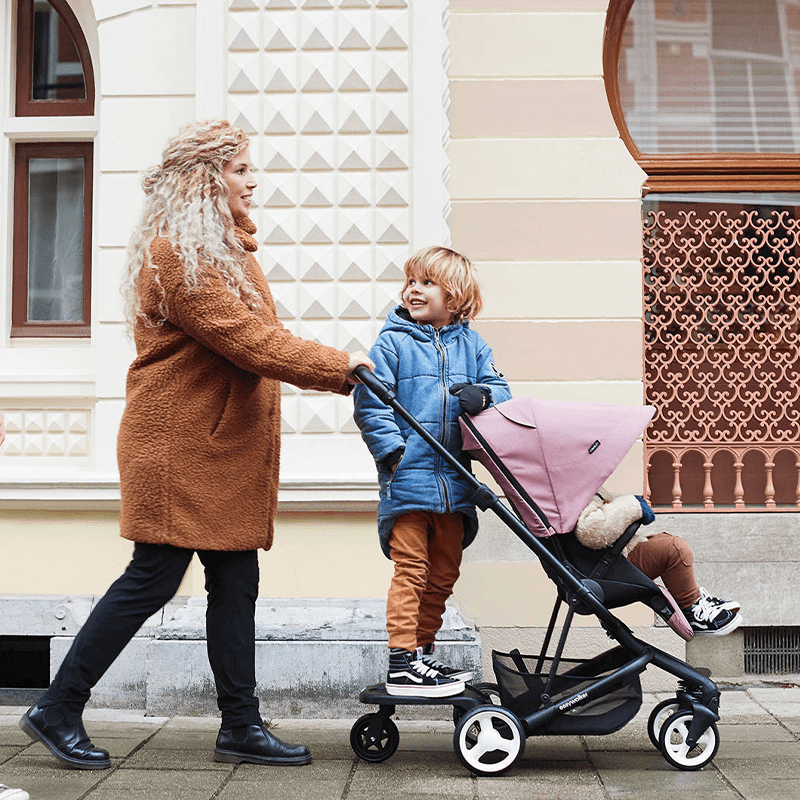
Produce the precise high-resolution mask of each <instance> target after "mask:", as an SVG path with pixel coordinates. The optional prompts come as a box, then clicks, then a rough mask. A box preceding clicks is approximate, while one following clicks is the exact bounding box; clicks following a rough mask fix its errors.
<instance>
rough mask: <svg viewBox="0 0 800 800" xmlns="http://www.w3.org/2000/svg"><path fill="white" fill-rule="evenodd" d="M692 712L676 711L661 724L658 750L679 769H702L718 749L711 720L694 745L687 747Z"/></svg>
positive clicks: (692, 717) (717, 736)
mask: <svg viewBox="0 0 800 800" xmlns="http://www.w3.org/2000/svg"><path fill="white" fill-rule="evenodd" d="M693 719H694V714H693V713H692V712H691V711H678V712H677V713H675V714H673V715H672V716H671V717H670V718H669V719H668V720H666V722H664V724H663V725H662V726H661V733H660V734H659V750H661V755H663V756H664V758H665V759H666V760H667V763H669V764H672V766H673V767H677V768H678V769H681V770H686V771H692V770H696V769H702V768H703V767H704V766H706V764H708V763H710V762H711V760H712V759H713V758H714V756H715V755H716V754H717V750H718V749H719V732H718V731H717V726H716V725H715V724H714V723H713V722H712V723H711V724H710V725H709V726H708V728H706V730H705V732H704V733H703V735H702V736H701V737H700V738H699V739H698V741H697V744H696V745H695V746H694V747H691V748H690V747H689V745H688V744H687V742H686V739H687V737H688V735H689V726H690V725H691V724H692V720H693Z"/></svg>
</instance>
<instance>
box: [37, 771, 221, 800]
mask: <svg viewBox="0 0 800 800" xmlns="http://www.w3.org/2000/svg"><path fill="white" fill-rule="evenodd" d="M227 777H228V776H227V774H226V773H224V772H214V771H211V770H185V769H184V770H179V771H172V770H169V771H168V770H136V769H121V770H117V771H116V772H115V773H114V774H112V775H110V776H109V777H108V779H107V780H106V781H104V782H103V783H102V784H100V785H99V786H98V787H97V788H96V789H95V790H94V791H93V792H92V793H91V795H90V797H91V800H145V798H146V800H208V798H210V797H212V796H213V795H214V793H215V792H217V791H218V790H219V789H220V787H221V786H222V785H223V784H224V783H225V781H226V780H227ZM36 800H38V798H36ZM52 800H55V798H52Z"/></svg>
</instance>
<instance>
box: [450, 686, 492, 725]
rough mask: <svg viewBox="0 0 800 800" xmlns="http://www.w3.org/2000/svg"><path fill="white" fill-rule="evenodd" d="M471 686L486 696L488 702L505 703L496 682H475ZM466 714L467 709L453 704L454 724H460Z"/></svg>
mask: <svg viewBox="0 0 800 800" xmlns="http://www.w3.org/2000/svg"><path fill="white" fill-rule="evenodd" d="M471 686H472V688H473V689H475V690H476V691H478V692H480V693H481V694H482V695H483V696H484V698H485V699H486V702H487V703H491V705H493V706H501V705H503V704H502V703H501V702H500V687H499V686H498V685H497V684H496V683H486V682H484V683H473V684H471ZM464 714H466V709H464V708H462V707H461V706H453V724H454V725H458V723H459V722H461V718H462V717H463V716H464Z"/></svg>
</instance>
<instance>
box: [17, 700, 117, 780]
mask: <svg viewBox="0 0 800 800" xmlns="http://www.w3.org/2000/svg"><path fill="white" fill-rule="evenodd" d="M48 719H49V721H48ZM19 726H20V728H22V730H23V731H25V733H27V734H28V736H30V737H31V739H33V740H34V741H35V742H41V743H42V744H43V745H44V746H45V747H46V748H47V749H48V750H49V751H50V752H51V753H52V754H53V755H54V756H55V757H56V758H57V759H58V760H59V761H63V762H64V763H65V764H68V765H69V766H70V767H74V768H75V769H108V768H109V767H110V766H111V758H110V757H109V755H108V753H107V752H106V751H105V750H102V749H101V748H99V747H95V746H94V745H93V744H92V742H91V741H90V740H89V736H88V735H87V733H86V730H85V729H84V727H83V722H82V721H81V720H80V719H79V720H78V721H77V723H72V722H68V721H67V719H66V716H65V715H64V714H63V713H62V712H61V711H60V710H59V708H58V706H45V707H41V706H39V705H38V703H37V704H36V705H33V706H31V707H30V708H29V709H28V711H27V712H26V713H25V714H23V716H22V719H21V720H20V721H19Z"/></svg>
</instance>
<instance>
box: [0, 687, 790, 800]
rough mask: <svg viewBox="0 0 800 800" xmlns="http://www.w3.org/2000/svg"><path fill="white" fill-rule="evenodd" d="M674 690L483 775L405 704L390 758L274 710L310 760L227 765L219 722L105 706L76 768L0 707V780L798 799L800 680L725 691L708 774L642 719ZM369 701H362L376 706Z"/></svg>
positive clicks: (358, 798)
mask: <svg viewBox="0 0 800 800" xmlns="http://www.w3.org/2000/svg"><path fill="white" fill-rule="evenodd" d="M665 697H667V695H646V696H645V702H644V704H643V706H642V709H641V711H640V712H639V714H638V715H637V716H636V718H635V719H634V720H633V721H632V722H630V723H629V724H628V725H627V726H626V727H625V728H623V729H622V730H621V731H620V732H618V733H616V734H612V735H610V736H586V737H584V736H580V737H579V736H567V737H537V738H530V739H528V740H527V742H526V749H525V753H524V755H523V756H522V758H521V759H520V760H519V761H518V762H517V764H515V765H514V767H513V768H512V769H511V770H510V771H509V772H508V773H506V774H505V775H502V776H500V777H496V778H488V777H481V778H476V777H474V776H472V775H471V774H470V773H469V772H468V771H467V770H466V769H465V768H464V767H462V766H461V763H460V762H459V760H458V758H457V756H456V755H455V753H454V751H453V745H452V740H453V725H452V723H449V722H446V721H443V720H436V721H422V720H418V719H416V720H409V719H404V718H403V717H402V713H401V712H402V707H398V712H399V713H398V715H397V716H396V717H395V720H396V722H397V726H398V728H399V730H400V746H399V749H398V751H397V752H396V753H395V755H394V756H392V758H390V759H389V760H388V761H385V762H384V763H382V764H368V763H366V762H363V761H360V760H359V759H357V758H355V757H354V755H353V751H352V750H351V749H350V743H349V731H350V727H351V725H352V723H353V721H354V720H350V719H348V720H274V728H273V729H274V731H275V733H276V734H277V735H278V736H281V737H282V738H284V739H286V740H288V741H295V742H303V743H305V744H308V746H309V747H310V748H311V750H312V752H313V754H314V762H313V763H312V764H311V765H309V766H306V767H264V766H255V765H250V764H242V765H238V766H235V765H230V764H217V763H216V762H214V761H213V759H212V751H213V747H214V739H215V737H216V733H217V727H218V722H217V720H216V719H211V718H207V717H174V718H153V717H144V716H141V715H138V714H135V713H126V712H120V711H109V710H94V711H89V712H87V714H86V719H85V722H86V728H87V729H88V731H89V735H90V736H91V737H92V738H93V740H94V741H95V742H96V743H97V744H99V745H100V746H102V747H105V748H106V749H108V750H109V751H110V753H111V756H112V758H113V762H114V763H113V766H112V767H111V769H108V770H103V771H99V772H86V771H78V770H73V769H68V768H66V767H62V766H60V764H59V763H58V762H57V761H56V760H55V759H54V758H52V757H51V756H50V755H49V753H47V751H46V750H45V749H44V748H43V747H42V745H40V744H33V743H32V742H30V740H29V739H28V738H27V737H26V736H25V734H23V733H22V731H20V730H19V728H18V727H17V720H18V719H19V716H20V714H21V713H22V712H23V711H24V710H25V709H23V708H7V707H6V708H2V707H0V782H3V783H6V784H8V785H10V786H16V787H22V788H25V789H27V790H28V792H29V793H30V796H31V798H32V800H84V799H85V800H161V799H163V800H272V798H275V799H276V800H277V799H278V798H280V800H293V799H294V798H302V800H344V799H345V798H348V799H349V800H374V799H375V798H377V799H378V800H380V798H390V797H391V798H402V797H406V796H407V797H409V798H410V797H423V798H424V797H428V796H435V797H436V800H449V799H450V798H459V800H482V799H483V798H503V800H517V799H519V800H523V799H524V800H538V799H539V798H542V800H545V798H546V800H617V799H618V798H636V800H679V798H685V797H692V798H696V800H794V798H798V797H800V687H798V686H782V687H775V688H771V687H759V688H750V689H743V688H742V689H735V690H725V691H723V695H722V720H721V721H720V723H719V724H718V728H719V733H720V741H721V744H720V748H719V752H718V753H717V756H716V758H715V759H714V761H713V763H712V764H711V765H709V766H708V767H706V768H705V769H703V770H701V771H699V772H679V771H677V770H675V769H673V768H671V767H670V766H669V765H668V764H667V763H666V762H665V761H664V760H663V758H662V757H661V755H660V754H659V753H658V752H657V751H656V750H654V748H653V747H652V745H651V744H650V742H649V739H648V737H647V732H646V729H645V723H646V721H647V715H648V713H649V711H650V709H651V708H652V707H653V705H655V703H656V702H658V701H659V700H661V699H664V698H665ZM367 710H369V709H368V708H366V707H365V711H367Z"/></svg>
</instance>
